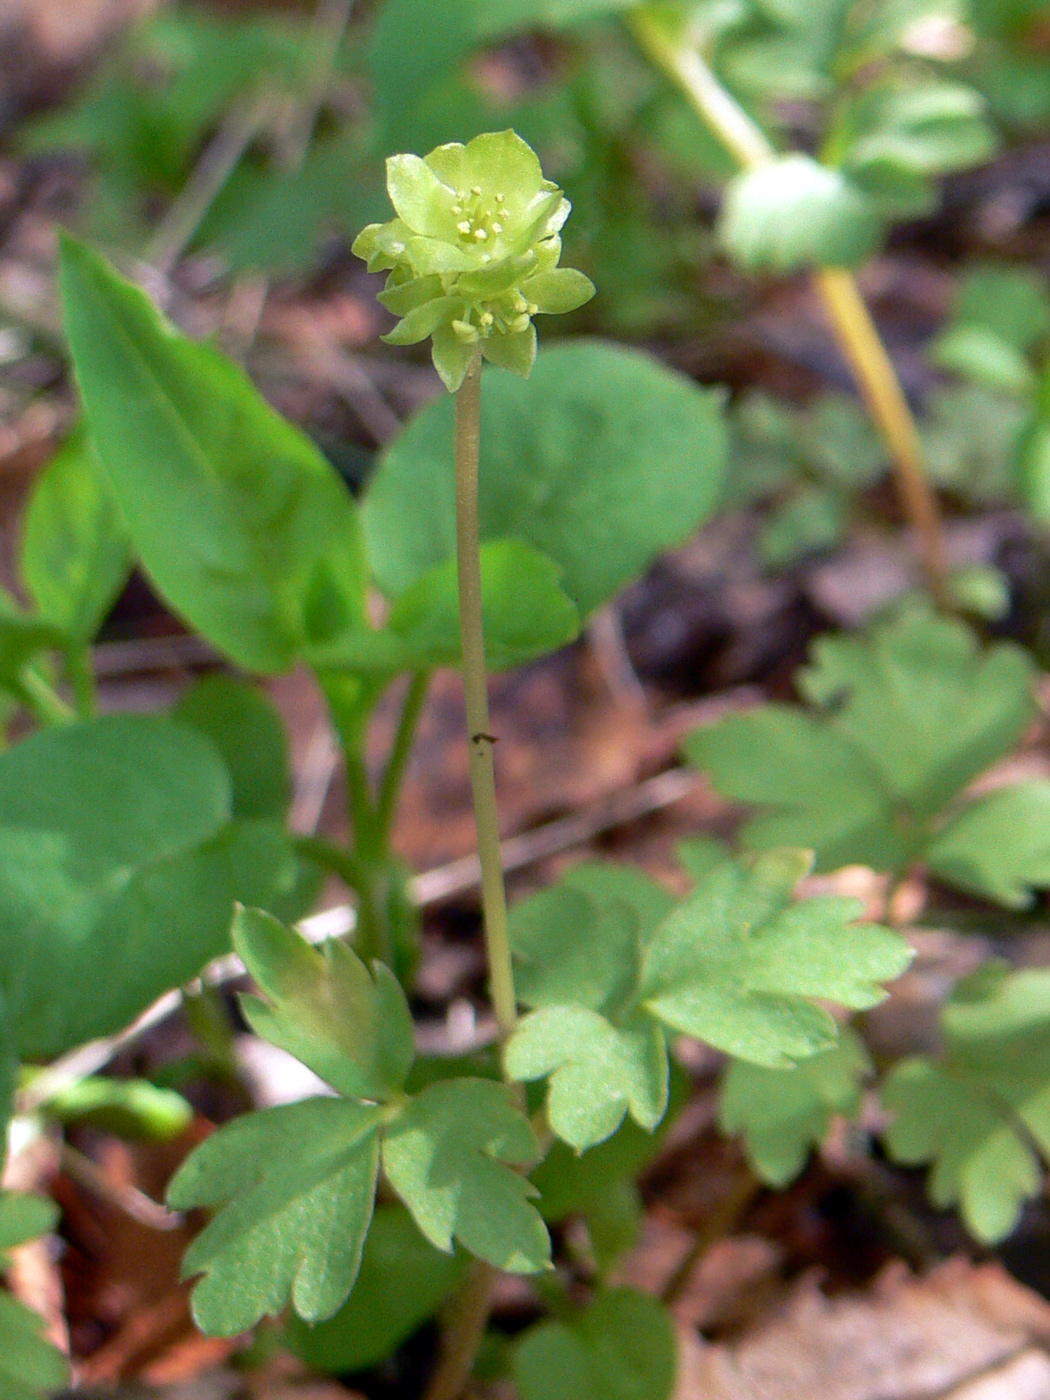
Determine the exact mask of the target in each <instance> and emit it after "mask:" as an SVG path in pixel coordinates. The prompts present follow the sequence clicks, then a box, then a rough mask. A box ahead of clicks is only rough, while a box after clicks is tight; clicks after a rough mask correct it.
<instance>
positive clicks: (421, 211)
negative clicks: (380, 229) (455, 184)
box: [386, 156, 456, 238]
mask: <svg viewBox="0 0 1050 1400" xmlns="http://www.w3.org/2000/svg"><path fill="white" fill-rule="evenodd" d="M386 187H387V191H388V193H389V195H390V202H391V204H393V206H394V208H395V209H396V210H397V212H398V214H400V216H401V218H402V219H403V220H404V221H405V223H406V224H407V225H408V227H409V228H410V229H411V230H412V231H413V233H423V234H429V235H430V236H431V237H432V238H449V237H455V229H456V217H455V215H454V214H453V213H452V206H453V204H454V203H455V202H456V197H455V194H454V193H453V192H452V190H450V189H449V188H448V186H447V185H443V184H442V183H441V181H440V180H439V179H438V177H437V175H435V173H434V171H433V170H431V168H430V166H429V165H427V163H426V161H425V160H420V158H419V156H391V157H390V159H389V160H388V161H387V163H386Z"/></svg>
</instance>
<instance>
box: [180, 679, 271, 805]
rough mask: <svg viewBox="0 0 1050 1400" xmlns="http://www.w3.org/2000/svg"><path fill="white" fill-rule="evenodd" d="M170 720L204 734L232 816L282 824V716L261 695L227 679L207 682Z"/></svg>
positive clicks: (197, 687) (182, 702)
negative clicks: (218, 757)
mask: <svg viewBox="0 0 1050 1400" xmlns="http://www.w3.org/2000/svg"><path fill="white" fill-rule="evenodd" d="M172 715H173V717H174V718H175V719H177V720H179V721H181V722H182V723H183V724H188V725H192V727H193V728H194V729H199V730H200V732H201V733H202V734H206V735H207V737H208V738H209V739H210V740H211V741H212V743H213V744H214V745H215V747H216V748H217V749H218V750H219V752H220V753H221V754H222V756H223V759H224V761H225V763H226V767H227V769H228V770H229V774H230V779H231V782H232V784H233V813H234V816H237V817H244V818H247V819H248V820H254V819H267V818H270V819H273V820H274V821H279V822H282V821H283V820H284V817H285V814H286V813H287V811H288V804H289V801H290V800H291V792H292V776H291V759H290V755H289V752H288V739H287V736H286V734H285V729H284V725H283V723H282V722H281V716H280V715H279V714H278V712H277V710H276V708H275V707H274V705H273V704H272V702H271V701H270V700H269V699H268V698H267V697H266V696H265V695H264V694H263V693H262V692H261V691H259V690H257V689H256V688H255V687H254V686H251V685H247V684H245V682H243V681H236V680H233V679H231V678H230V677H229V676H206V677H205V678H204V679H203V680H201V681H198V682H197V684H196V685H195V686H193V687H192V689H190V690H188V691H187V692H186V694H185V695H184V696H183V697H182V699H181V700H180V701H179V703H178V704H177V705H176V706H175V709H174V710H173V711H172Z"/></svg>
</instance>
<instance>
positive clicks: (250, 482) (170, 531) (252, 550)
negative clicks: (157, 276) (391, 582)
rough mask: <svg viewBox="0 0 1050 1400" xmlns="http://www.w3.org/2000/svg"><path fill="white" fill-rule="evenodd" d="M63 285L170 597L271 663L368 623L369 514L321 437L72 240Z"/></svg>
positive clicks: (230, 650)
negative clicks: (365, 525) (364, 515)
mask: <svg viewBox="0 0 1050 1400" xmlns="http://www.w3.org/2000/svg"><path fill="white" fill-rule="evenodd" d="M62 292H63V299H64V303H65V309H66V330H67V333H68V335H69V342H70V347H71V349H72V352H73V361H74V364H75V367H76V372H77V381H78V383H79V385H80V391H81V395H82V397H83V400H84V413H85V417H86V419H87V424H88V428H89V430H90V433H91V439H92V442H93V443H94V446H95V450H96V452H97V453H98V458H99V461H100V462H101V464H102V467H103V469H104V471H105V475H106V479H107V480H108V482H109V485H110V488H111V490H112V492H113V495H114V497H115V499H116V501H117V504H118V506H119V508H120V512H121V515H122V517H123V519H124V521H125V523H126V525H127V527H128V529H129V531H130V533H131V537H132V540H133V543H134V546H135V550H136V553H137V554H138V557H139V559H140V560H141V562H142V564H143V566H144V568H145V569H146V571H147V573H148V574H149V576H150V578H151V580H152V581H153V583H154V584H155V585H156V586H157V588H158V589H159V590H160V592H161V594H162V595H163V596H164V598H165V599H166V601H167V602H168V603H170V604H171V606H172V607H173V608H174V609H175V610H176V612H178V613H179V614H180V615H181V616H182V617H185V618H186V619H187V620H188V621H189V622H191V623H192V624H193V626H194V627H195V628H196V630H197V631H199V632H200V633H202V634H203V635H204V636H205V637H207V638H208V639H209V640H210V641H212V642H214V643H215V645H216V646H218V647H220V648H221V649H222V650H223V651H225V652H226V654H227V655H228V656H230V657H232V658H233V659H234V660H235V661H236V662H238V664H239V665H241V666H243V667H244V668H245V669H247V670H254V671H260V672H263V673H269V672H276V671H282V670H286V669H288V668H289V667H291V666H293V665H294V664H295V662H296V661H297V660H298V659H299V658H300V657H301V655H302V654H303V651H304V650H305V649H306V648H308V647H309V646H311V645H318V644H321V643H323V642H326V641H328V640H330V639H331V638H332V637H334V636H336V635H338V633H340V632H342V631H345V630H346V629H347V628H348V627H350V626H352V625H354V624H355V623H358V624H362V623H363V619H364V598H365V588H366V567H365V556H364V549H363V544H362V540H361V535H360V529H359V526H358V518H357V511H356V509H355V507H354V503H353V501H352V499H351V497H350V494H349V492H348V491H347V490H346V488H345V487H344V486H343V484H342V482H341V481H340V480H339V478H338V476H337V475H336V473H335V470H334V469H333V468H332V466H331V465H330V464H329V463H328V462H327V461H326V459H325V458H324V457H323V456H322V454H321V453H320V452H319V451H318V449H317V448H316V447H315V446H314V444H313V443H312V442H311V441H310V440H309V438H307V437H306V436H305V435H304V434H303V433H301V432H300V431H299V429H298V428H296V427H294V426H293V425H292V424H291V423H288V422H286V421H285V420H284V419H283V418H282V417H281V416H280V415H279V414H278V413H277V412H276V411H275V410H274V409H272V408H271V407H270V406H269V404H268V403H267V402H266V401H265V399H263V398H262V396H261V395H260V394H259V393H258V391H257V390H256V389H255V388H254V387H253V385H252V384H251V382H250V381H249V380H248V378H247V376H246V375H245V374H244V372H243V371H242V370H241V369H240V368H239V367H238V366H237V365H235V364H233V363H232V362H231V361H229V360H227V359H226V358H224V357H223V356H222V355H221V354H219V352H218V351H216V350H214V349H212V348H211V347H210V346H207V345H197V344H194V343H193V342H192V341H190V340H188V339H187V338H186V337H185V336H183V335H182V334H180V333H179V332H178V331H177V330H176V329H175V328H174V327H173V326H172V325H170V323H168V322H167V321H166V320H164V318H163V317H162V316H161V315H160V314H159V313H158V312H157V310H156V309H155V308H154V307H153V305H152V304H151V303H150V301H149V300H148V298H147V297H146V296H145V294H144V293H143V292H142V291H140V290H139V288H137V287H135V286H133V285H132V284H131V283H130V282H127V281H125V279H124V278H122V277H120V276H118V275H117V273H115V272H114V271H113V270H112V269H111V268H110V267H109V266H108V265H107V264H106V263H105V262H104V261H103V260H102V259H101V258H100V257H98V256H97V255H96V254H95V253H92V252H90V251H89V250H88V249H87V248H85V247H82V246H80V245H78V244H76V243H74V242H72V241H71V240H68V239H67V240H65V242H64V244H63V255H62Z"/></svg>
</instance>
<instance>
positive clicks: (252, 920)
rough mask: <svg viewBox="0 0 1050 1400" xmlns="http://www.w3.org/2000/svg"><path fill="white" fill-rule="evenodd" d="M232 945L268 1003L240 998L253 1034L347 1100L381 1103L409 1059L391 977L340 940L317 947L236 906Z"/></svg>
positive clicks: (408, 1036) (405, 1017)
mask: <svg viewBox="0 0 1050 1400" xmlns="http://www.w3.org/2000/svg"><path fill="white" fill-rule="evenodd" d="M233 944H234V947H235V948H236V950H237V952H238V953H239V954H240V955H241V958H242V959H243V961H244V965H245V967H247V969H248V971H249V972H250V973H251V975H252V977H253V978H254V979H255V982H256V985H257V986H258V987H259V990H260V991H261V992H262V993H263V994H264V996H265V997H266V998H267V999H268V1000H266V1001H262V1000H260V999H259V998H258V997H253V996H244V997H242V998H241V1007H242V1009H243V1011H244V1014H245V1016H246V1018H247V1020H248V1023H249V1025H250V1026H251V1027H252V1029H253V1030H254V1031H255V1033H256V1035H259V1036H261V1037H262V1038H263V1039H264V1040H268V1041H269V1042H270V1044H271V1045H277V1046H279V1047H280V1048H281V1049H282V1050H286V1051H287V1052H288V1053H289V1054H290V1055H294V1056H295V1058H296V1059H297V1060H300V1061H302V1063H303V1064H304V1065H307V1066H309V1068H310V1069H312V1070H313V1071H314V1073H315V1074H316V1075H318V1076H319V1077H320V1078H321V1079H323V1080H324V1081H325V1083H326V1084H330V1085H331V1086H332V1088H333V1089H335V1090H336V1091H337V1092H338V1093H341V1094H345V1095H346V1096H347V1097H348V1098H351V1099H363V1100H371V1101H380V1102H383V1101H386V1100H388V1099H389V1098H391V1097H392V1096H393V1095H395V1094H397V1093H398V1092H399V1091H400V1089H401V1088H402V1087H403V1085H404V1083H405V1079H406V1078H407V1076H408V1071H409V1070H410V1069H411V1067H412V1061H413V1059H414V1058H415V1039H414V1032H413V1026H412V1013H411V1012H410V1011H409V1008H408V1002H407V1001H406V1000H405V994H404V992H403V991H402V989H401V984H400V983H399V982H398V980H397V978H396V977H395V976H394V974H393V973H392V972H391V971H390V969H389V968H387V967H385V966H384V965H383V964H382V963H379V962H377V963H374V964H373V965H372V970H371V972H369V970H368V968H367V967H366V966H365V964H364V963H363V962H362V961H361V959H360V958H359V957H358V956H357V954H356V953H355V952H354V951H353V950H352V949H351V948H350V947H349V946H348V945H347V944H346V943H344V942H342V941H341V940H339V939H330V940H329V941H328V942H327V943H324V944H322V945H321V947H320V948H314V947H311V945H310V944H309V943H307V941H306V939H305V938H303V937H301V936H300V935H299V934H298V933H295V932H294V931H293V930H291V929H289V928H286V927H285V926H284V925H283V924H282V923H280V922H279V921H278V920H277V919H275V918H273V917H271V916H270V915H269V914H264V913H263V912H262V911H261V910H259V909H240V910H238V912H237V916H236V918H235V919H234V926H233Z"/></svg>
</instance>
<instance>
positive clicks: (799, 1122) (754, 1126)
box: [718, 1029, 872, 1187]
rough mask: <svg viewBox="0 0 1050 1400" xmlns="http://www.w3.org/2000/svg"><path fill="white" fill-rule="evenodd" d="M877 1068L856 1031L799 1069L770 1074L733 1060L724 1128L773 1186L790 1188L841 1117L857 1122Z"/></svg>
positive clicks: (725, 1089)
mask: <svg viewBox="0 0 1050 1400" xmlns="http://www.w3.org/2000/svg"><path fill="white" fill-rule="evenodd" d="M871 1072H872V1065H871V1060H870V1058H869V1056H868V1053H867V1050H866V1049H865V1047H864V1043H863V1042H862V1041H861V1040H860V1038H859V1037H858V1036H856V1035H855V1034H854V1033H853V1032H852V1031H850V1030H848V1029H846V1030H843V1031H842V1032H841V1033H840V1036H839V1043H838V1045H836V1046H835V1047H834V1048H833V1049H831V1050H825V1051H824V1052H823V1053H822V1054H820V1055H813V1056H811V1057H810V1058H809V1059H808V1060H803V1061H802V1063H801V1064H800V1065H798V1066H796V1067H795V1068H794V1069H786V1070H784V1069H765V1068H763V1067H762V1066H760V1065H751V1064H748V1063H747V1062H746V1061H744V1060H734V1061H733V1062H732V1064H731V1065H730V1066H729V1068H728V1070H727V1071H726V1073H725V1076H724V1078H723V1080H722V1088H721V1096H720V1101H719V1117H718V1123H719V1127H720V1128H721V1130H722V1131H723V1132H724V1133H741V1134H742V1135H743V1138H744V1149H745V1151H746V1152H747V1160H748V1161H749V1162H750V1163H751V1167H752V1169H753V1170H754V1172H755V1174H756V1175H757V1176H758V1177H759V1178H760V1179H761V1180H762V1181H764V1182H765V1183H766V1184H767V1185H768V1186H776V1187H780V1186H787V1185H788V1183H789V1182H791V1181H794V1179H795V1178H796V1177H797V1176H798V1175H799V1174H800V1173H801V1171H802V1169H803V1168H804V1167H805V1165H806V1160H807V1158H808V1157H809V1154H810V1151H811V1150H812V1149H813V1148H816V1147H819V1146H820V1145H821V1143H822V1142H823V1141H824V1139H825V1138H826V1137H827V1135H828V1129H829V1128H830V1126H831V1121H832V1119H833V1118H834V1117H836V1116H837V1115H842V1116H845V1117H847V1118H855V1117H856V1115H857V1113H858V1112H859V1110H860V1105H861V1097H862V1090H863V1084H864V1080H865V1079H866V1078H867V1077H868V1076H869V1075H870V1074H871Z"/></svg>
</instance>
